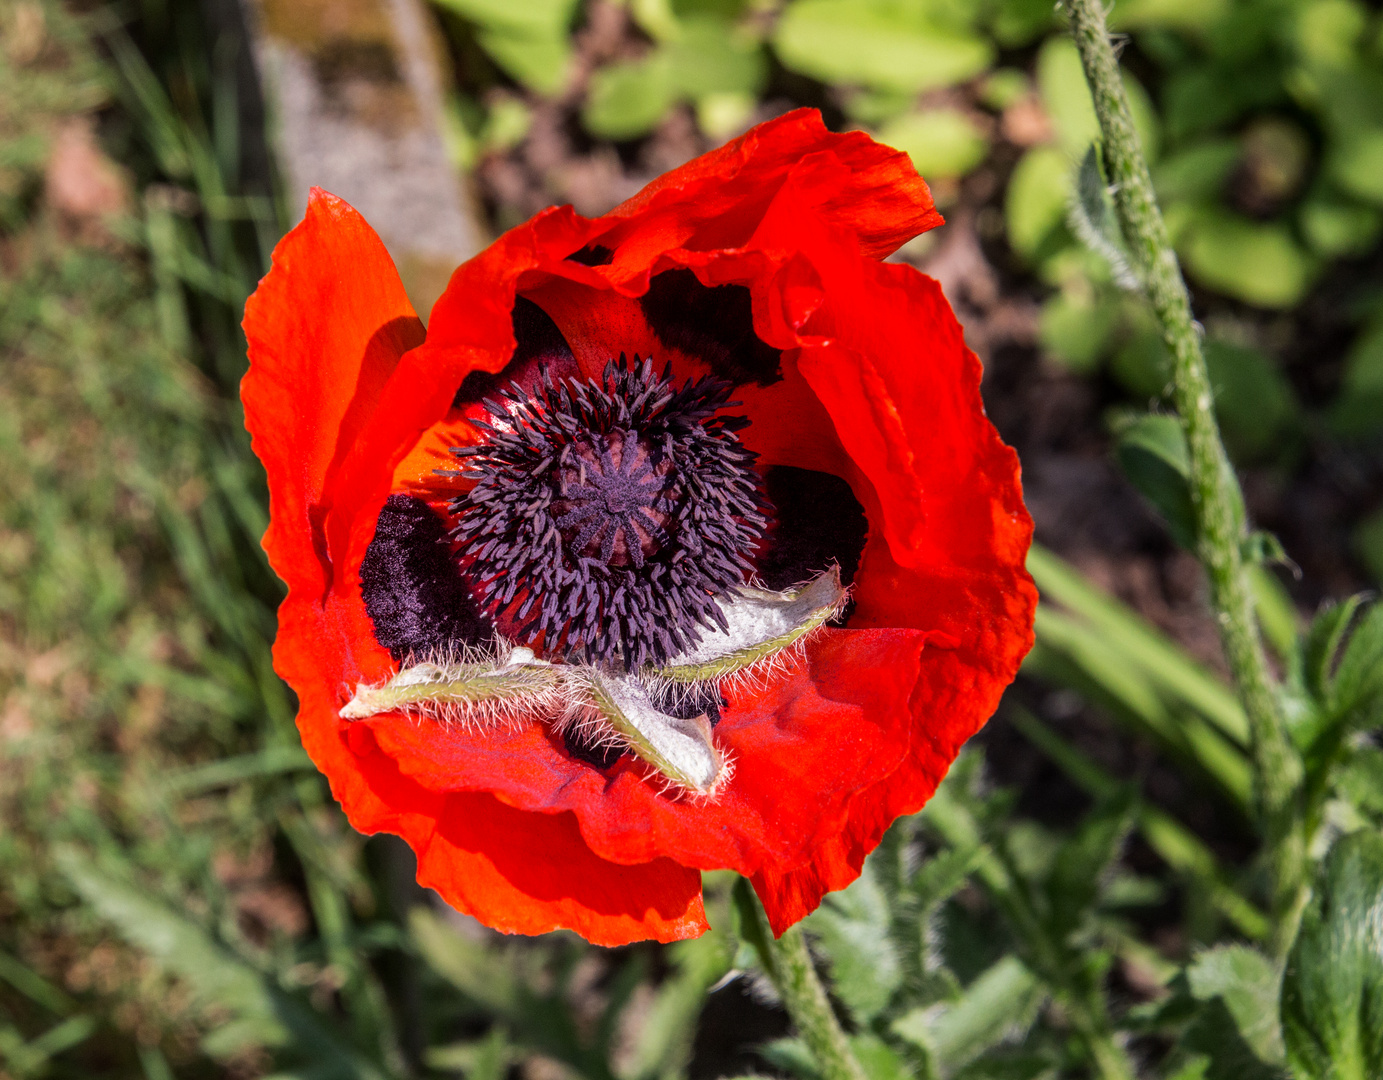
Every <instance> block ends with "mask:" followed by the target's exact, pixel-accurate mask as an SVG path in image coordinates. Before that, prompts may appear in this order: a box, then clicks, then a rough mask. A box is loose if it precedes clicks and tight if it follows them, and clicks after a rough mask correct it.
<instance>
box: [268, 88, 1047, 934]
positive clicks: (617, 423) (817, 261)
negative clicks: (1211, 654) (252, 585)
mask: <svg viewBox="0 0 1383 1080" xmlns="http://www.w3.org/2000/svg"><path fill="white" fill-rule="evenodd" d="M940 222H941V218H940V216H939V215H938V214H937V212H936V210H935V209H934V207H933V205H932V201H931V197H930V195H929V193H928V190H927V187H926V185H925V184H924V183H923V182H922V180H921V179H920V178H919V177H918V176H917V174H916V172H915V171H914V170H913V169H912V167H911V165H910V163H909V161H908V159H907V157H906V156H905V155H903V154H900V153H898V152H896V151H894V150H891V149H889V148H887V147H884V146H881V145H879V144H877V143H875V142H873V141H872V140H870V139H869V138H868V137H867V136H865V135H863V134H862V133H859V132H851V133H847V134H843V135H837V134H832V133H830V132H828V131H826V129H825V128H824V127H823V125H822V123H821V119H820V117H819V115H818V114H816V113H815V112H813V111H808V110H801V111H798V112H794V113H790V114H788V115H786V116H783V117H780V118H778V119H777V120H773V121H770V122H768V123H765V124H762V125H760V126H759V127H757V128H754V129H753V130H751V131H749V132H748V133H746V134H745V135H743V136H742V137H740V138H739V139H737V140H735V141H734V142H732V143H729V144H728V145H726V146H724V147H722V148H721V149H719V150H716V151H713V152H711V153H709V154H706V155H705V156H703V157H701V158H698V159H696V160H694V161H691V162H689V163H688V164H686V165H684V166H682V167H681V168H679V169H676V170H674V171H672V172H670V173H668V174H667V175H665V176H663V177H661V178H660V179H658V180H657V181H655V182H654V183H652V184H650V185H649V186H648V187H647V188H645V189H644V190H643V191H642V192H640V193H639V194H638V195H637V196H635V197H634V198H633V199H631V200H630V201H629V202H627V203H625V204H623V205H622V206H620V207H618V208H616V209H615V210H614V211H612V212H611V213H609V214H607V215H606V216H604V217H601V218H597V219H594V220H587V219H585V218H582V217H580V216H579V215H577V214H576V213H574V212H573V211H572V210H571V208H570V207H559V208H555V209H552V210H548V211H545V212H543V213H541V214H539V215H538V216H537V217H535V218H533V219H532V220H531V221H529V222H528V223H526V224H524V225H522V226H519V227H518V228H515V229H512V230H510V231H509V232H507V233H505V234H504V235H503V236H501V237H500V238H499V239H498V240H497V241H495V243H494V244H492V245H491V246H490V247H489V248H488V249H487V250H486V251H484V252H482V253H481V254H480V255H478V256H476V257H475V258H474V259H472V260H470V261H469V262H467V263H465V264H464V265H462V266H461V267H459V268H458V269H457V270H456V272H455V273H454V275H453V276H452V279H451V282H450V284H449V285H448V287H447V290H446V292H445V293H444V294H443V296H442V297H441V299H440V300H438V302H437V304H436V306H435V307H434V308H433V310H432V315H431V319H430V321H429V325H428V327H427V330H426V332H424V329H423V325H422V323H421V322H420V321H419V319H418V318H417V316H416V315H415V313H414V311H413V309H412V308H411V307H410V305H409V303H408V300H407V298H406V297H405V295H404V292H403V288H402V286H401V285H400V283H399V279H398V275H397V274H396V272H395V270H394V266H393V264H392V263H391V261H390V260H389V257H388V255H387V254H386V253H385V251H384V248H383V246H382V244H381V243H380V241H379V239H378V238H377V237H376V236H375V234H374V233H373V232H372V231H371V230H370V228H369V226H368V225H367V224H366V223H365V222H364V220H363V219H362V218H361V217H360V216H359V215H358V214H357V213H356V212H355V211H353V210H352V209H351V208H350V207H349V206H347V205H346V204H345V203H344V202H342V201H341V200H339V199H337V198H335V197H333V196H331V195H328V194H326V193H324V192H320V191H314V192H313V195H312V198H311V200H310V202H309V205H308V211H307V216H306V218H305V219H304V221H303V222H302V223H301V224H300V225H299V226H298V227H297V228H295V229H294V230H293V231H292V232H291V233H289V235H288V236H287V237H285V238H284V240H283V241H282V242H281V243H280V244H279V246H278V248H277V249H276V250H275V253H274V264H273V269H272V270H271V271H270V272H269V274H268V275H267V276H266V277H265V278H264V280H263V281H262V282H261V283H260V286H259V288H258V290H257V291H256V292H255V294H254V296H253V297H251V299H250V302H249V304H248V305H247V308H246V315H245V332H246V335H247V338H248V341H249V353H250V370H249V373H248V374H247V375H246V376H245V379H244V382H243V384H242V397H243V400H244V404H245V416H246V425H247V426H248V428H249V429H250V432H251V434H252V436H253V445H254V449H255V452H256V453H257V454H258V455H259V457H260V460H261V461H262V462H263V463H264V467H265V469H266V471H267V473H268V479H269V493H270V525H269V529H268V532H267V533H266V534H265V538H264V546H265V549H266V551H267V552H268V555H269V558H270V562H271V563H272V565H273V567H274V569H275V571H276V572H277V573H278V574H279V576H280V577H281V578H283V580H284V581H285V582H286V583H287V585H288V595H287V598H286V599H285V600H284V602H283V605H282V607H281V608H280V610H279V635H278V639H277V641H276V643H275V647H274V659H275V667H276V670H277V671H278V672H279V673H280V674H281V675H282V676H283V678H284V679H285V680H287V682H288V683H289V684H290V685H291V686H292V687H293V689H294V690H295V691H296V692H297V695H298V699H299V715H298V727H299V730H300V732H301V734H302V738H303V745H304V746H305V747H306V749H307V751H308V753H309V754H310V755H311V757H312V759H313V761H314V762H316V764H317V765H318V767H319V768H320V769H321V770H322V771H323V772H324V773H325V774H326V776H327V777H328V779H329V780H330V782H331V787H332V792H333V794H334V795H335V797H336V798H337V799H338V800H339V801H340V803H341V806H342V807H343V809H344V810H345V812H346V814H347V816H348V817H349V819H350V821H351V823H352V824H353V825H354V826H355V827H356V828H358V829H360V830H361V831H362V832H367V833H373V832H380V831H387V832H392V833H396V834H398V835H400V836H402V837H403V838H404V839H405V840H406V841H407V842H408V843H409V845H410V846H411V847H412V848H413V850H414V851H415V852H416V853H417V856H418V879H419V881H420V882H421V883H422V884H424V885H426V886H429V887H431V888H433V889H436V890H437V891H438V892H439V893H440V894H441V895H442V896H443V897H444V898H445V899H446V900H447V901H449V902H450V903H452V904H453V905H455V906H456V907H457V908H459V909H461V910H463V911H466V912H469V913H471V914H473V915H475V916H476V917H477V918H479V919H480V920H482V921H483V922H485V923H487V924H489V925H490V926H493V927H495V928H497V929H500V930H504V931H509V932H520V933H541V932H543V931H547V930H551V929H555V928H558V927H565V928H568V929H571V930H574V931H576V932H577V933H579V934H581V935H582V936H584V937H586V938H588V939H589V940H591V941H593V942H596V943H598V944H603V945H618V944H623V943H626V942H630V941H635V940H639V939H643V938H656V939H658V940H662V941H668V940H674V939H677V938H684V937H690V936H695V935H696V934H699V933H700V932H702V931H703V930H704V929H705V928H706V923H705V915H704V912H703V909H702V903H701V871H702V870H707V869H718V868H728V869H732V870H735V871H738V872H739V873H741V874H743V875H745V876H746V877H748V878H750V879H751V881H752V882H753V885H754V887H755V889H756V890H757V891H758V894H759V896H760V898H761V899H762V901H763V903H764V907H765V910H766V911H767V913H768V916H769V919H770V921H771V923H772V925H773V928H774V930H775V932H778V933H781V932H782V930H784V929H785V928H786V927H788V926H790V925H792V924H793V923H794V922H796V921H797V920H798V919H800V918H802V917H803V916H804V915H806V914H807V913H808V912H809V911H811V910H812V909H813V908H815V907H816V906H817V904H819V903H820V901H821V897H822V896H823V895H824V894H825V893H826V892H827V891H830V890H832V889H838V888H842V887H844V886H845V885H847V884H849V883H850V882H851V881H852V880H854V878H855V877H856V876H857V875H858V874H859V871H860V867H861V865H862V862H863V860H864V857H865V856H866V855H867V854H868V853H869V852H870V851H871V850H873V848H874V847H875V846H876V845H877V844H878V842H879V840H880V838H881V837H882V835H883V832H884V830H885V829H886V828H887V827H888V825H889V824H890V823H891V822H892V821H893V820H894V819H895V818H896V817H898V816H899V815H900V814H905V813H911V812H913V811H915V810H917V809H918V808H920V807H921V806H922V805H923V804H924V803H925V802H926V800H927V799H928V797H929V796H930V795H931V793H932V792H933V791H934V790H935V789H936V785H937V784H938V783H939V782H940V781H941V778H942V777H943V776H944V775H945V773H946V770H947V768H948V767H949V765H950V763H951V762H952V761H953V760H954V758H955V756H956V754H957V753H958V752H959V749H960V747H961V745H962V744H963V743H964V742H965V740H966V739H968V738H969V737H970V736H971V735H973V734H974V733H975V731H976V730H978V729H979V727H980V726H981V725H982V724H983V723H984V721H985V720H986V719H987V718H988V717H989V716H990V714H991V713H992V712H993V710H994V708H995V707H996V705H997V703H998V699H999V696H1000V694H1001V693H1002V692H1003V689H1004V687H1006V686H1007V685H1008V683H1009V682H1010V681H1011V680H1012V678H1013V676H1014V674H1015V672H1016V671H1017V669H1018V665H1019V663H1020V661H1021V660H1022V658H1023V656H1024V654H1025V653H1026V652H1027V650H1028V648H1029V647H1030V646H1031V644H1032V623H1033V613H1034V610H1035V606H1036V599H1037V597H1036V591H1035V589H1034V588H1033V584H1032V581H1031V579H1030V578H1029V577H1028V575H1027V573H1026V571H1025V570H1024V567H1023V563H1024V559H1025V556H1026V554H1027V550H1028V545H1029V542H1030V538H1031V533H1032V523H1031V520H1030V518H1029V517H1028V514H1027V512H1026V510H1025V509H1024V507H1023V503H1022V495H1021V488H1020V484H1019V476H1018V461H1017V457H1016V455H1015V454H1014V453H1013V451H1012V450H1011V449H1010V448H1008V447H1007V446H1005V445H1004V444H1003V443H1002V442H1001V441H1000V439H999V437H998V435H997V433H996V432H995V431H994V429H993V426H992V425H991V424H990V423H989V421H988V420H987V419H986V418H985V415H984V408H983V404H982V402H981V400H980V393H979V383H980V365H979V362H978V360H977V359H976V357H975V356H974V354H973V353H971V352H970V351H969V350H968V349H967V348H966V346H965V343H964V339H963V337H962V334H961V330H960V327H959V326H958V324H957V322H956V319H955V316H954V315H953V314H952V312H951V309H950V307H949V306H948V305H947V303H946V300H945V299H944V297H943V296H942V294H941V290H940V288H939V287H938V286H937V284H936V282H934V281H932V280H931V279H929V278H927V277H925V276H924V275H922V274H920V273H918V272H917V271H916V270H914V269H913V268H912V267H909V266H906V265H903V264H897V263H886V262H884V261H882V260H883V259H884V257H885V256H887V255H888V254H890V253H891V252H893V251H894V250H896V249H897V248H898V246H899V245H901V244H902V243H904V242H906V241H907V240H908V239H910V238H911V237H913V236H915V235H917V234H918V233H920V232H922V231H924V230H926V229H929V228H932V227H934V226H936V225H938V224H940Z"/></svg>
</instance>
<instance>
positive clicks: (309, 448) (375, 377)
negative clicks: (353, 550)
mask: <svg viewBox="0 0 1383 1080" xmlns="http://www.w3.org/2000/svg"><path fill="white" fill-rule="evenodd" d="M244 327H245V337H246V339H247V341H248V343H249V356H250V369H249V371H248V372H247V373H246V374H245V377H244V379H243V380H242V381H241V384H240V396H241V400H242V401H243V402H244V404H245V426H246V427H247V428H249V430H250V434H251V437H252V446H253V448H254V452H255V453H256V454H257V455H258V456H259V459H260V461H262V462H263V463H264V467H265V470H266V472H267V473H268V474H269V479H270V490H269V521H270V523H269V529H268V531H267V532H266V533H265V535H264V549H265V551H266V552H267V553H268V555H269V561H270V564H271V565H272V566H273V568H274V570H275V572H276V573H278V575H279V576H280V577H281V578H283V580H284V581H285V582H286V583H287V584H288V586H289V590H290V592H292V591H293V590H295V589H301V590H304V591H305V592H309V593H311V592H315V593H316V594H317V595H319V596H320V594H321V592H322V591H323V589H324V588H325V587H326V586H327V585H329V584H330V580H331V575H330V569H329V567H328V566H327V565H326V564H325V563H324V561H323V560H324V559H325V558H326V551H325V538H324V535H323V533H322V521H321V509H322V507H323V505H324V502H325V501H326V500H327V497H328V495H327V493H328V489H329V487H330V486H331V485H332V483H333V481H334V479H335V477H336V475H337V474H338V473H339V471H340V466H341V462H342V460H343V459H344V458H345V456H346V454H347V453H348V452H349V451H350V449H351V447H352V446H353V444H354V442H355V440H356V438H357V436H358V435H359V434H360V432H361V430H362V429H363V428H364V427H365V426H366V424H367V422H368V420H369V419H370V417H371V414H372V413H373V411H374V407H375V405H376V403H377V401H378V396H379V390H380V388H381V387H382V386H383V384H384V382H385V381H386V380H387V379H388V377H389V375H390V374H391V373H392V372H393V370H394V368H395V367H396V366H397V364H398V361H399V357H400V356H402V355H403V354H404V353H405V352H406V351H407V350H408V349H411V348H413V347H414V346H415V345H417V344H419V343H420V342H421V341H422V340H423V325H422V323H421V322H420V321H419V320H418V317H417V315H416V314H415V313H414V311H413V306H412V305H411V304H410V303H409V302H408V297H407V295H406V294H405V293H404V291H403V284H402V283H401V282H400V281H399V276H398V273H397V272H396V271H395V269H394V263H393V260H391V259H390V258H389V253H388V252H387V251H385V250H384V244H383V243H382V242H381V241H380V239H379V237H378V236H377V235H376V234H375V231H374V230H373V229H371V228H370V226H369V225H367V224H366V223H365V219H364V218H363V217H361V216H360V215H359V214H358V213H356V212H355V211H354V210H353V209H351V207H350V206H348V205H347V204H346V203H345V202H343V201H342V200H340V199H338V198H336V196H334V195H330V194H328V193H327V192H325V191H322V190H321V189H320V188H313V189H312V195H311V197H310V199H309V200H308V205H307V215H306V217H304V218H303V220H302V222H301V223H300V224H299V225H298V226H297V227H296V228H294V229H293V230H292V231H291V232H290V233H289V234H288V235H287V236H285V237H284V238H283V239H282V240H281V241H279V244H278V246H277V247H276V248H275V249H274V257H273V268H272V269H271V270H270V271H269V273H268V274H267V275H266V276H265V278H264V280H263V281H261V282H260V284H259V288H257V289H256V290H255V293H254V295H253V296H251V297H250V300H249V302H248V303H247V304H246V305H245V322H244Z"/></svg>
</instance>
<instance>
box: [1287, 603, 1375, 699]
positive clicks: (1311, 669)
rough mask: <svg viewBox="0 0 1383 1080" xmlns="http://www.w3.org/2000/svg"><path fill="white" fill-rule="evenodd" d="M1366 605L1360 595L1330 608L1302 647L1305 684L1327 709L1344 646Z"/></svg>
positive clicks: (1316, 620)
mask: <svg viewBox="0 0 1383 1080" xmlns="http://www.w3.org/2000/svg"><path fill="white" fill-rule="evenodd" d="M1363 602H1364V597H1363V596H1362V595H1360V594H1356V595H1354V596H1350V597H1346V598H1345V599H1344V600H1342V601H1340V602H1338V603H1328V604H1326V605H1325V606H1324V607H1322V608H1321V610H1320V611H1318V612H1317V613H1316V617H1315V618H1314V619H1312V620H1311V625H1310V627H1309V628H1308V629H1307V631H1306V638H1305V641H1304V643H1303V647H1302V667H1303V670H1302V676H1303V681H1304V682H1305V684H1306V689H1307V691H1308V692H1309V693H1310V694H1311V696H1312V697H1314V698H1315V699H1316V700H1317V701H1319V702H1321V703H1322V704H1323V705H1326V706H1328V705H1329V704H1330V700H1331V697H1332V687H1331V683H1332V682H1333V680H1334V675H1335V665H1336V663H1337V662H1338V660H1339V652H1340V643H1341V642H1342V641H1344V639H1345V634H1346V632H1347V631H1348V630H1349V626H1350V623H1351V622H1353V621H1354V616H1355V614H1356V613H1357V612H1358V610H1359V606H1360V605H1361V604H1362V603H1363Z"/></svg>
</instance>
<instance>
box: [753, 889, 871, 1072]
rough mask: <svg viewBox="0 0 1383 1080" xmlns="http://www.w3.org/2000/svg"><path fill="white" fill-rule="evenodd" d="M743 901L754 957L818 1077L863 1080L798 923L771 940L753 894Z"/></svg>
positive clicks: (765, 917) (766, 923) (858, 1065)
mask: <svg viewBox="0 0 1383 1080" xmlns="http://www.w3.org/2000/svg"><path fill="white" fill-rule="evenodd" d="M740 886H741V888H743V889H744V892H745V893H747V894H748V893H750V890H749V889H748V888H747V886H748V882H743V881H742V882H740ZM745 900H746V903H744V904H743V905H742V907H741V910H742V911H743V910H744V908H748V909H749V911H752V913H753V917H754V919H755V923H756V928H755V929H756V932H755V933H754V935H753V936H754V941H753V945H754V948H755V950H756V951H757V952H758V954H759V962H760V963H761V964H762V965H763V968H764V971H765V972H766V973H767V974H768V977H769V978H770V979H772V980H773V985H774V987H776V988H777V990H778V996H779V997H780V998H782V1000H783V1008H785V1009H786V1010H787V1013H788V1016H790V1017H791V1018H792V1022H793V1025H794V1026H795V1027H796V1028H797V1033H798V1034H799V1035H801V1036H802V1041H803V1042H805V1043H806V1044H807V1049H808V1050H810V1051H811V1054H812V1057H814V1058H815V1059H816V1063H817V1065H819V1066H820V1068H821V1076H822V1078H823V1080H866V1078H865V1074H864V1069H862V1068H861V1067H860V1063H859V1061H858V1060H857V1059H856V1057H855V1053H854V1051H853V1050H851V1049H850V1040H849V1039H848V1038H847V1037H846V1035H845V1031H844V1029H843V1028H842V1027H841V1026H840V1021H839V1020H837V1019H836V1014H835V1010H834V1009H832V1008H831V1002H830V1000H829V999H828V998H827V997H826V988H825V987H823V986H822V985H821V980H820V979H819V978H817V974H816V967H815V966H814V965H813V964H812V957H811V953H810V952H809V951H808V949H807V939H806V937H805V935H803V933H802V928H801V927H800V926H794V927H791V928H790V929H788V930H786V931H784V932H783V936H782V937H780V938H777V939H776V940H775V939H774V937H773V928H772V927H771V926H769V925H768V917H767V916H766V915H765V914H764V910H763V907H762V906H761V905H760V904H759V902H758V900H757V899H753V898H752V894H750V895H749V896H746V897H745Z"/></svg>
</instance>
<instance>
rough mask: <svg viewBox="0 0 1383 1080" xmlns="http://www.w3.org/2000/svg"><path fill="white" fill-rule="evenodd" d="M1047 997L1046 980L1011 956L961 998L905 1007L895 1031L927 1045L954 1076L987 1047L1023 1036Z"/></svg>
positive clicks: (940, 1069) (938, 1064) (939, 1064)
mask: <svg viewBox="0 0 1383 1080" xmlns="http://www.w3.org/2000/svg"><path fill="white" fill-rule="evenodd" d="M1045 998H1046V991H1045V990H1044V989H1043V987H1042V984H1041V982H1040V981H1039V980H1038V978H1037V976H1036V975H1034V974H1033V973H1032V972H1031V971H1029V970H1028V968H1027V967H1025V966H1024V964H1023V962H1022V961H1021V960H1019V959H1018V958H1017V957H1015V956H1006V957H1004V958H1003V959H1002V960H1000V961H999V962H998V963H996V964H994V965H993V966H992V967H990V968H988V969H987V970H986V971H984V972H983V973H982V974H981V975H980V976H979V977H978V978H977V979H975V981H974V982H972V983H971V984H970V985H969V986H967V987H966V988H965V991H964V993H963V994H962V995H961V997H960V999H959V1000H957V1001H955V1002H948V1003H944V1004H940V1005H932V1006H929V1007H927V1008H922V1009H914V1010H912V1011H911V1012H909V1013H905V1014H904V1015H903V1016H901V1017H899V1018H898V1019H897V1020H895V1021H894V1022H893V1024H892V1031H893V1033H894V1034H895V1035H897V1036H898V1037H899V1038H901V1039H905V1040H907V1041H908V1042H910V1043H912V1044H913V1045H915V1046H918V1047H920V1048H921V1049H922V1050H924V1051H925V1052H926V1053H927V1054H928V1055H929V1057H930V1058H931V1060H932V1062H933V1063H934V1065H935V1066H936V1068H937V1071H938V1072H939V1073H940V1075H941V1076H942V1077H949V1076H952V1075H954V1073H955V1072H956V1071H957V1070H959V1069H960V1068H961V1067H963V1066H964V1065H966V1064H968V1063H969V1062H971V1061H973V1060H975V1058H977V1057H979V1056H980V1055H981V1054H983V1053H984V1052H985V1051H986V1050H989V1049H990V1048H991V1047H994V1046H996V1045H998V1044H999V1043H1001V1042H1003V1041H1005V1040H1007V1039H1012V1038H1018V1037H1021V1036H1022V1035H1023V1033H1024V1032H1025V1031H1027V1029H1028V1028H1029V1027H1030V1026H1031V1025H1032V1022H1033V1020H1034V1019H1035V1018H1036V1016H1037V1011H1038V1009H1039V1008H1041V1006H1042V1002H1043V1000H1044V999H1045Z"/></svg>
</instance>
